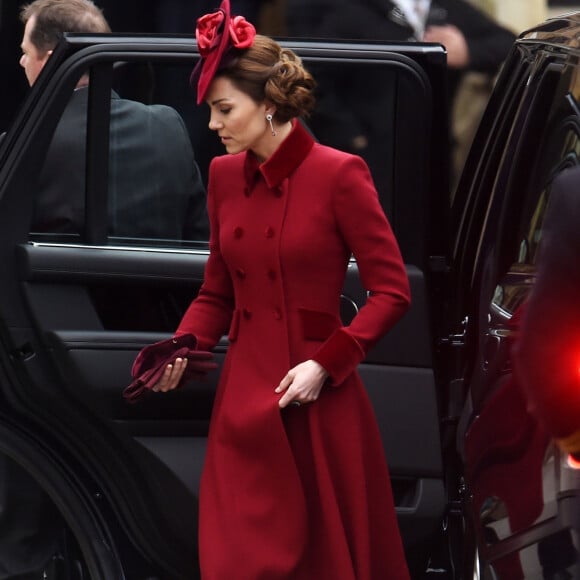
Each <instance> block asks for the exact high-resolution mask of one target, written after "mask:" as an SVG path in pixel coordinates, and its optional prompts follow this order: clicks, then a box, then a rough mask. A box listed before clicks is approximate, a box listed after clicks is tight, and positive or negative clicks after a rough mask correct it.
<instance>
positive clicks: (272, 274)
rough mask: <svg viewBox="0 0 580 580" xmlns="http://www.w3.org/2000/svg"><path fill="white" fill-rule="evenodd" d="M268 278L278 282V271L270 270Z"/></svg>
mask: <svg viewBox="0 0 580 580" xmlns="http://www.w3.org/2000/svg"><path fill="white" fill-rule="evenodd" d="M268 278H270V280H276V278H278V274H277V273H276V270H268Z"/></svg>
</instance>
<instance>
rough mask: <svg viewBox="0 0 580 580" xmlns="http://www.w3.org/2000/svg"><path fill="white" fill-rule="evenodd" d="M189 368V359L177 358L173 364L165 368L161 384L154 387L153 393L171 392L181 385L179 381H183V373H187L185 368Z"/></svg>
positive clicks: (160, 380)
mask: <svg viewBox="0 0 580 580" xmlns="http://www.w3.org/2000/svg"><path fill="white" fill-rule="evenodd" d="M186 366H187V359H186V358H176V359H175V362H174V363H173V364H168V365H167V366H166V367H165V371H164V373H163V375H162V376H161V378H160V379H159V382H158V383H157V384H156V385H155V386H154V387H153V389H152V390H153V391H155V392H156V393H158V392H162V393H166V392H167V391H171V390H173V389H175V387H177V385H179V381H181V377H183V373H184V371H185V367H186Z"/></svg>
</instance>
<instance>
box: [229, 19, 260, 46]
mask: <svg viewBox="0 0 580 580" xmlns="http://www.w3.org/2000/svg"><path fill="white" fill-rule="evenodd" d="M255 36H256V29H255V28H254V25H253V24H251V23H250V22H248V21H247V20H246V19H245V18H244V17H243V16H234V17H233V18H232V19H231V20H230V38H231V39H232V44H233V45H234V46H235V47H236V48H248V47H249V46H252V43H253V42H254V37H255Z"/></svg>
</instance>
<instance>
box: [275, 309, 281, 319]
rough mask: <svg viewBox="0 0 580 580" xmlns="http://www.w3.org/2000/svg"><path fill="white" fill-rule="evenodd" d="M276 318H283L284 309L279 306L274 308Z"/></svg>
mask: <svg viewBox="0 0 580 580" xmlns="http://www.w3.org/2000/svg"><path fill="white" fill-rule="evenodd" d="M274 318H275V319H276V320H282V311H281V310H280V309H279V308H274Z"/></svg>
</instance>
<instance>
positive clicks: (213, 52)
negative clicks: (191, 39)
mask: <svg viewBox="0 0 580 580" xmlns="http://www.w3.org/2000/svg"><path fill="white" fill-rule="evenodd" d="M255 36H256V29H255V28H254V25H253V24H251V23H250V22H248V21H247V20H246V19H245V18H244V17H243V16H231V15H230V0H222V3H221V5H220V7H219V10H218V11H217V12H212V13H211V14H205V15H204V16H201V17H200V18H198V19H197V27H196V29H195V38H196V40H197V48H198V50H199V54H200V56H201V58H200V60H199V62H198V63H197V65H196V66H195V68H194V69H193V72H192V73H191V77H190V78H189V83H190V85H191V87H193V86H194V85H195V84H197V104H198V105H199V104H200V103H201V102H202V101H203V100H204V98H205V94H206V93H207V89H208V87H209V85H210V83H211V81H212V79H213V77H214V76H215V74H216V72H217V71H218V70H219V68H220V65H221V64H222V63H223V61H224V59H225V57H226V56H227V55H228V54H229V53H230V52H231V50H232V49H243V48H248V47H250V46H252V43H253V42H254V37H255Z"/></svg>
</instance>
